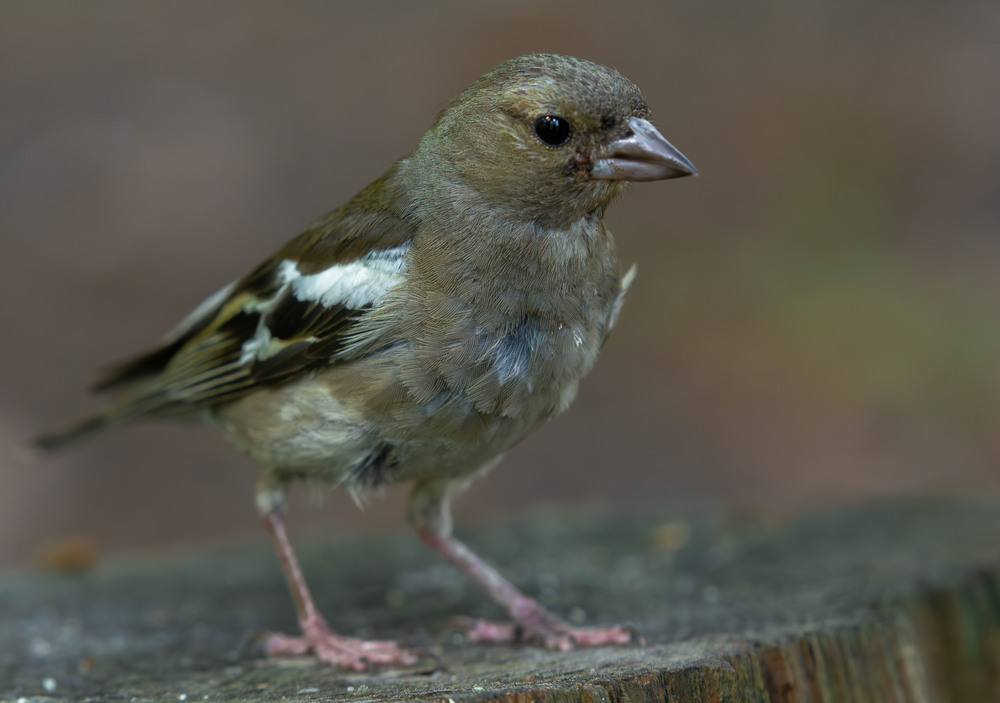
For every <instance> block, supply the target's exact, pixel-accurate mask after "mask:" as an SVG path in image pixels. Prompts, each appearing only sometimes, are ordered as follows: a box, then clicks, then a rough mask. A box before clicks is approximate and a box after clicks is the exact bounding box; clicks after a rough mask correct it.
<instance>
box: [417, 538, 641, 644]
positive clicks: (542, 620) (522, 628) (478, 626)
mask: <svg viewBox="0 0 1000 703" xmlns="http://www.w3.org/2000/svg"><path fill="white" fill-rule="evenodd" d="M417 534H418V535H419V537H420V539H421V540H423V542H424V543H425V544H426V545H427V546H429V547H430V548H431V549H433V550H434V551H435V552H437V553H438V554H440V555H441V556H443V557H444V558H445V559H447V560H448V561H449V562H451V563H452V564H454V565H455V567H457V568H458V570H459V571H461V572H462V573H464V574H465V575H466V576H468V577H469V578H471V579H472V580H473V581H475V582H476V583H477V584H479V585H480V586H481V587H482V588H483V590H485V591H486V592H487V593H488V594H490V596H492V597H493V599H494V600H496V601H497V602H498V603H500V604H501V605H502V606H503V607H504V608H506V609H507V611H508V612H510V614H511V616H512V617H513V618H514V620H515V623H516V624H515V623H493V622H488V621H486V620H476V621H473V622H472V623H470V624H469V630H468V637H469V639H471V640H472V641H474V642H514V641H518V640H527V641H538V642H541V643H542V644H544V645H545V646H546V647H548V648H549V649H557V650H560V651H568V650H570V649H573V648H575V647H578V646H583V647H593V646H600V645H606V644H628V643H630V642H632V641H634V640H637V639H641V638H638V637H637V635H636V634H635V633H634V632H633V631H632V630H630V629H629V628H625V627H620V626H614V627H573V626H572V625H570V624H569V623H567V622H564V621H563V620H561V619H559V618H558V617H557V616H555V615H553V614H552V613H550V612H549V611H548V610H546V609H545V608H543V607H542V606H541V605H540V604H539V603H538V602H537V601H535V600H533V599H531V598H529V597H528V596H526V595H524V594H523V593H521V591H519V590H518V589H517V587H515V586H514V584H512V583H511V582H510V581H508V580H507V579H505V578H504V577H503V576H501V575H500V573H499V572H498V571H497V570H496V569H494V568H493V567H492V566H490V565H489V564H487V563H486V562H484V561H483V560H482V559H480V558H479V557H478V556H476V555H475V554H474V553H473V552H472V551H471V550H470V549H469V548H468V547H466V546H465V545H464V544H462V543H461V542H459V541H458V540H457V539H455V538H454V537H452V536H451V535H449V534H439V533H438V532H434V531H431V530H427V529H418V530H417Z"/></svg>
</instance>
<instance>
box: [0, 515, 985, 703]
mask: <svg viewBox="0 0 1000 703" xmlns="http://www.w3.org/2000/svg"><path fill="white" fill-rule="evenodd" d="M465 536H467V538H468V541H469V543H470V544H471V545H473V546H474V547H475V548H476V549H477V550H478V551H479V552H480V553H481V554H483V555H484V556H487V557H488V558H489V559H490V560H491V561H493V562H494V563H496V564H498V565H500V566H501V568H503V570H504V571H505V572H506V573H507V574H509V575H510V576H511V577H512V578H513V579H514V580H515V581H516V582H517V583H519V584H521V585H522V586H523V587H524V588H525V590H527V591H528V592H529V593H532V594H533V595H537V596H538V597H539V598H540V599H541V600H542V601H543V602H544V603H545V604H547V605H549V606H550V607H551V608H553V609H554V610H556V611H557V612H559V613H562V614H564V615H567V616H570V617H576V618H581V617H582V618H583V619H585V620H586V621H587V622H605V623H611V622H630V623H632V624H634V625H635V626H637V627H638V628H639V629H640V630H641V631H642V632H643V634H644V635H645V637H646V641H647V644H646V645H645V646H635V647H627V648H617V649H616V648H600V649H594V650H582V651H577V652H569V653H556V652H547V651H543V650H539V649H535V648H531V647H498V646H468V645H463V643H461V641H460V636H459V635H458V634H457V633H453V632H452V633H449V632H447V631H445V632H443V633H442V631H441V628H442V627H443V625H444V624H445V623H446V622H447V621H448V618H449V617H451V616H453V615H457V614H469V615H477V616H487V617H494V618H496V617H499V616H500V613H499V612H497V610H496V608H495V607H494V606H493V605H492V604H490V603H488V602H487V601H486V600H485V599H484V598H483V597H482V596H481V595H480V594H479V593H478V592H477V591H476V590H475V589H474V588H473V587H472V586H471V585H469V584H467V583H466V582H465V581H464V580H463V579H462V578H461V577H460V576H459V575H458V574H456V573H454V572H453V571H452V570H451V569H450V568H449V567H448V566H446V565H445V564H443V563H440V562H439V561H438V560H437V559H436V557H435V556H434V555H432V554H430V553H428V552H426V551H425V550H424V549H423V548H422V547H421V546H420V545H419V543H418V542H417V540H416V539H415V538H414V537H412V536H411V535H408V534H405V533H402V532H401V533H400V534H398V535H394V536H391V537H378V538H375V537H366V538H360V539H353V538H341V539H332V540H324V541H318V540H316V539H311V540H306V541H305V543H304V544H303V546H302V549H301V552H302V557H303V562H304V565H305V569H306V573H307V575H308V576H309V577H310V579H311V581H312V582H313V583H314V586H315V591H316V592H317V596H318V600H319V603H320V606H321V607H322V608H323V609H324V612H325V613H326V614H327V615H328V617H329V619H330V621H331V624H333V625H334V627H335V628H337V629H338V630H339V631H341V632H344V633H348V634H358V635H361V636H378V637H394V638H399V639H402V640H404V641H405V642H407V643H409V644H411V645H413V646H416V647H421V648H423V649H424V650H425V651H426V653H427V656H426V657H425V658H424V659H423V660H422V661H421V662H420V663H419V664H418V665H417V666H414V667H411V668H407V669H400V670H385V671H376V672H372V673H366V674H348V673H344V672H339V671H334V670H331V669H329V668H326V667H322V666H317V665H315V664H314V663H313V662H312V661H311V660H309V659H299V660H292V661H283V662H271V661H267V660H264V659H262V658H260V657H259V656H257V655H256V653H255V652H254V646H253V643H254V641H255V637H254V636H255V634H256V633H259V632H260V631H262V630H265V629H267V628H273V629H276V630H277V629H284V630H290V629H294V626H295V622H294V617H293V613H292V608H291V603H290V601H289V599H288V597H287V595H286V593H285V591H284V585H283V583H282V581H281V576H280V574H279V572H278V567H277V565H276V563H275V561H274V558H273V556H272V555H271V554H270V552H269V551H268V549H267V547H266V545H264V544H263V542H261V544H260V545H255V546H253V547H245V548H226V549H213V550H200V551H194V552H189V553H173V554H163V555H139V556H135V557H131V558H127V559H116V560H114V561H110V562H109V563H107V564H104V565H102V566H100V567H99V568H97V569H96V570H93V571H91V572H89V573H86V574H83V575H80V576H67V575H53V574H41V573H36V572H27V571H26V572H15V573H8V574H5V575H3V576H2V577H0V699H4V700H9V701H15V700H18V699H19V698H22V697H24V698H28V699H29V700H32V699H34V700H123V701H129V700H133V701H150V700H186V701H198V700H209V701H236V700H244V701H256V700H289V701H356V702H359V703H360V702H365V701H403V700H431V701H442V702H444V703H447V702H448V701H454V702H455V703H459V702H460V701H503V702H504V703H507V702H511V703H514V702H517V703H550V702H551V703H564V702H565V703H569V702H573V703H577V702H587V703H598V702H601V703H603V702H611V701H615V702H618V701H622V702H624V701H630V702H633V703H637V702H638V701H665V700H668V701H783V702H789V703H794V702H799V701H810V702H813V701H848V700H849V701H873V702H875V701H878V702H894V701H914V702H918V703H923V702H928V703H929V702H931V701H956V702H959V701H960V702H961V703H970V702H973V703H974V702H975V701H992V700H997V699H998V698H1000V506H998V505H997V504H995V503H991V502H986V501H973V500H958V499H943V498H942V499H933V500H932V499H925V500H917V501H908V502H894V503H879V504H870V505H864V506H856V507H852V508H846V509H841V510H837V511H828V512H823V513H816V514H811V515H806V516H803V517H801V518H800V519H797V520H795V521H791V522H787V523H779V522H775V521H768V520H759V519H747V518H742V519H737V518H726V517H704V516H703V517H690V516H688V517H679V516H677V515H669V516H668V515H655V514H653V515H638V516H637V515H631V516H609V515H603V516H598V515H594V514H590V513H587V514H577V515H574V516H568V515H566V514H562V515H561V516H553V515H547V516H536V517H533V518H531V519H526V518H523V519H521V520H519V521H517V522H511V523H506V524H500V525H495V526H492V527H489V528H481V529H478V530H475V531H469V533H468V535H465ZM32 697H35V698H32Z"/></svg>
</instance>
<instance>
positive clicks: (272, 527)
mask: <svg viewBox="0 0 1000 703" xmlns="http://www.w3.org/2000/svg"><path fill="white" fill-rule="evenodd" d="M257 504H258V508H259V510H260V512H261V516H262V517H263V519H264V525H265V526H266V527H267V531H268V534H270V535H271V541H272V542H273V543H274V550H275V552H276V553H277V555H278V561H279V562H280V563H281V570H282V571H283V572H284V574H285V580H286V581H287V582H288V590H290V591H291V593H292V601H294V603H295V610H296V612H297V613H298V616H299V626H300V627H301V629H302V635H301V636H299V637H292V636H289V635H282V634H277V633H275V634H271V635H269V636H268V638H267V653H268V655H269V656H272V657H280V656H285V655H302V654H307V653H309V652H312V653H313V654H315V655H316V656H317V657H318V658H319V659H320V660H322V661H324V662H326V663H328V664H333V665H335V666H341V667H344V668H346V669H355V670H357V671H364V670H365V669H367V668H368V666H369V665H370V664H413V663H414V662H416V661H417V656H416V655H415V654H414V653H413V652H409V651H407V650H405V649H403V648H402V647H400V646H399V645H398V644H396V643H395V642H390V641H385V640H362V639H357V638H354V637H342V636H340V635H336V634H334V633H333V632H332V631H331V630H330V627H329V625H327V624H326V620H325V619H324V618H323V616H322V615H320V613H319V610H317V608H316V603H315V602H314V601H313V598H312V594H311V593H309V586H308V585H306V580H305V577H304V576H303V575H302V568H301V567H300V566H299V560H298V559H297V558H296V557H295V551H294V550H293V549H292V543H291V541H290V540H289V539H288V533H287V532H286V531H285V522H284V520H283V519H282V517H281V514H282V511H283V508H284V492H283V491H281V489H280V488H275V487H274V486H262V487H259V488H258V493H257Z"/></svg>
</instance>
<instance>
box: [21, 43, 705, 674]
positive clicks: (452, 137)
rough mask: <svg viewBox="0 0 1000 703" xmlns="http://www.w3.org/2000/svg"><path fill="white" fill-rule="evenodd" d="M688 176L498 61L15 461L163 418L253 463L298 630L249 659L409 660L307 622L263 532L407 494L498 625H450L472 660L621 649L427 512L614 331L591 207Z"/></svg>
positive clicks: (630, 107) (443, 511)
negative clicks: (312, 488)
mask: <svg viewBox="0 0 1000 703" xmlns="http://www.w3.org/2000/svg"><path fill="white" fill-rule="evenodd" d="M690 175H697V171H696V169H695V167H694V166H693V165H692V164H691V162H690V161H689V160H688V159H687V158H686V157H685V156H684V155H683V154H682V153H681V152H680V151H679V150H678V149H677V148H675V147H674V146H673V145H672V144H671V143H670V142H669V141H667V139H666V138H664V137H663V136H662V135H661V134H660V132H659V131H658V130H657V129H656V127H654V126H653V123H652V122H651V120H650V112H649V108H648V106H647V104H646V102H645V100H644V99H643V97H642V94H641V93H640V92H639V89H638V88H637V87H636V85H635V84H634V83H633V82H632V81H630V80H628V79H627V78H625V77H624V76H622V75H621V74H620V73H618V72H617V71H616V70H614V69H611V68H607V67H605V66H603V65H600V64H597V63H594V62H591V61H588V60H584V59H579V58H575V57H571V56H565V55H559V54H546V53H538V54H529V55H525V56H520V57H517V58H514V59H511V60H508V61H506V62H504V63H501V64H500V65H499V66H497V67H496V68H494V69H492V70H490V71H488V72H487V73H485V74H484V75H483V76H482V77H480V78H479V79H478V80H476V81H475V82H473V83H472V84H471V85H470V86H469V87H467V88H466V89H464V90H463V91H461V92H460V93H459V94H458V95H457V96H456V97H455V98H454V99H452V100H451V101H450V102H449V103H447V104H446V106H445V107H444V109H442V110H441V112H440V113H439V114H438V115H437V117H436V119H435V120H434V121H433V123H432V125H431V127H430V128H429V129H428V130H427V131H426V132H425V133H424V134H423V136H422V137H421V139H420V140H419V142H418V144H417V146H416V148H415V149H414V150H413V151H412V152H410V153H409V154H407V155H406V156H403V157H402V158H401V159H399V160H398V161H397V162H395V163H394V164H393V165H392V166H390V167H389V169H388V170H387V171H386V172H385V173H384V174H383V175H382V176H381V177H379V178H378V179H376V180H375V181H374V182H372V183H371V184H369V185H368V186H367V187H365V188H363V189H362V190H361V191H360V192H358V194H357V195H355V196H354V197H353V198H351V199H350V200H349V201H347V202H346V203H345V204H343V205H342V206H340V207H338V208H337V209H335V210H333V211H332V212H330V213H328V214H326V215H325V216H323V217H320V218H319V219H317V220H316V221H314V222H313V223H312V224H310V225H309V226H308V227H307V228H306V229H305V230H304V231H303V232H301V233H300V234H299V235H298V236H296V237H294V238H293V239H291V240H290V241H288V242H287V243H286V244H285V245H284V246H282V247H280V248H279V249H278V250H277V251H276V252H275V253H274V254H273V255H272V256H270V257H269V258H267V259H266V260H265V261H264V262H263V263H261V264H260V265H259V266H257V267H256V268H254V269H253V270H252V271H251V272H250V273H248V274H247V275H245V276H243V277H242V278H240V279H238V280H236V281H234V282H232V283H230V284H229V285H226V286H224V287H223V288H221V289H220V290H219V291H217V292H216V293H215V294H213V295H211V296H210V297H208V298H207V299H206V300H205V301H204V302H202V303H201V304H200V305H198V306H197V307H196V308H195V309H194V310H193V311H192V312H191V313H190V314H189V315H188V316H187V317H185V318H184V319H183V320H182V321H181V322H180V324H178V325H177V326H176V327H175V328H174V329H173V331H171V332H170V333H169V334H167V336H166V337H165V338H163V339H162V341H161V343H160V344H159V345H158V346H156V347H155V348H152V349H151V350H150V351H147V352H145V353H142V354H139V355H137V356H134V357H132V358H131V359H129V360H127V361H125V362H122V363H120V364H118V365H116V366H114V367H112V368H111V369H110V370H109V371H107V372H106V373H105V374H104V375H103V376H102V377H100V378H99V380H98V381H97V383H96V384H95V385H94V386H93V388H92V390H93V391H95V392H96V393H98V394H99V395H101V396H102V397H103V398H104V399H105V403H104V405H103V406H101V407H100V409H97V410H95V411H94V412H93V413H92V414H91V415H89V416H85V417H84V418H82V419H80V420H78V421H76V422H74V423H71V424H70V425H67V426H64V427H63V428H61V429H58V430H55V431H52V432H48V433H44V434H41V435H39V436H38V437H36V438H34V439H33V440H32V441H30V442H29V444H30V446H31V447H33V448H34V449H35V450H38V451H48V450H54V449H57V448H62V447H64V446H66V445H68V444H71V443H72V442H74V441H75V440H77V439H79V438H81V437H83V436H85V435H89V434H91V433H93V432H95V431H97V430H100V429H104V428H107V427H110V426H115V425H121V424H123V423H129V422H133V421H136V420H140V419H146V418H162V419H176V420H182V421H193V422H197V423H202V424H206V425H209V426H211V427H213V428H215V429H216V430H218V432H219V433H221V434H222V436H223V437H224V438H225V439H227V440H229V441H230V442H231V443H232V444H234V445H235V446H236V447H237V448H238V449H240V450H242V451H243V452H245V453H246V454H248V455H249V456H250V457H251V458H252V459H253V460H255V461H256V463H257V464H258V465H259V474H258V478H257V484H256V494H255V495H256V508H257V510H258V511H259V514H260V516H261V518H262V520H263V522H264V525H265V526H266V528H267V531H268V533H269V534H270V537H271V540H272V541H273V544H274V548H275V550H276V553H277V556H278V561H279V562H280V565H281V568H282V570H283V572H284V576H285V579H286V581H287V584H288V587H289V589H290V591H291V595H292V600H293V602H294V605H295V609H296V612H297V615H298V620H299V626H300V630H301V633H300V634H298V635H284V634H278V633H272V634H270V635H269V636H268V639H267V643H266V648H267V651H268V653H269V655H271V656H274V657H280V656H285V655H307V654H308V655H312V656H314V657H316V658H317V659H319V660H321V661H323V662H325V663H327V664H329V665H332V666H335V667H341V668H344V669H353V670H359V671H360V670H365V669H367V668H370V667H373V666H382V665H409V664H413V663H415V662H416V661H417V660H418V654H417V653H415V652H414V651H411V650H410V649H408V648H407V647H405V646H403V645H401V644H399V643H397V642H394V641H391V640H362V639H358V638H354V637H347V636H343V635H339V634H337V633H335V632H334V631H333V630H332V629H331V628H330V626H329V625H328V624H327V621H326V619H325V618H324V617H323V616H322V615H321V614H320V612H319V610H318V609H317V607H316V605H315V602H314V600H313V597H312V595H311V594H310V591H309V588H308V586H307V583H306V579H305V576H304V574H303V572H302V569H301V567H300V565H299V563H298V560H297V559H296V556H295V552H294V551H293V548H292V544H291V541H290V538H289V536H288V533H287V531H286V529H285V524H284V518H283V516H284V514H285V510H286V506H287V494H288V491H289V488H290V487H291V486H292V485H294V484H296V483H298V482H306V483H307V484H319V485H330V486H334V487H336V486H340V487H343V488H344V489H346V490H347V491H348V492H349V493H350V494H351V496H352V497H354V498H355V500H356V501H363V500H364V499H365V497H366V496H368V495H370V494H372V493H373V492H377V491H378V490H379V489H380V488H381V487H383V486H385V485H387V484H390V483H400V482H405V483H409V484H411V486H412V488H411V494H410V498H409V503H408V507H407V511H406V518H407V521H408V522H409V524H410V525H411V526H412V527H413V529H414V530H415V531H416V534H417V535H418V537H419V538H420V540H421V541H423V542H424V543H425V544H426V545H428V546H429V547H430V548H432V549H433V550H434V551H436V552H438V553H439V554H441V555H442V556H443V557H444V558H445V559H446V560H447V561H449V562H450V563H451V564H453V565H454V566H455V567H457V568H458V569H459V570H460V571H461V572H463V573H464V574H466V575H467V576H468V577H469V578H471V579H472V580H473V581H474V582H475V583H477V584H478V585H479V586H481V587H482V588H483V589H484V590H485V591H486V593H487V594H488V595H489V596H491V597H492V598H494V599H495V600H496V601H497V602H498V603H499V604H500V605H502V606H503V607H504V608H505V609H506V611H507V612H508V613H509V614H510V616H511V618H512V621H511V622H509V623H495V622H489V621H486V620H472V619H469V620H468V623H467V636H468V637H469V638H470V639H471V640H472V641H478V642H515V641H519V642H528V643H536V644H538V645H541V646H545V647H548V648H551V649H555V650H568V649H572V648H574V647H581V646H601V645H617V644H628V643H630V642H632V641H633V640H634V637H635V633H634V632H633V630H632V629H631V628H629V627H623V626H594V627H576V626H572V625H570V624H569V623H567V622H566V621H564V620H563V619H561V618H559V617H558V616H557V615H556V614H554V613H552V612H550V611H549V610H547V609H545V608H544V607H543V606H542V605H540V604H539V603H538V602H537V601H535V600H534V599H532V598H530V597H529V596H527V595H526V594H524V593H522V592H521V591H520V590H518V589H517V588H516V587H515V586H514V585H513V584H512V583H511V582H510V581H508V580H507V579H506V578H504V577H503V576H502V575H501V574H500V573H499V572H498V571H497V570H496V569H495V568H494V567H493V566H491V565H489V564H488V563H487V562H486V561H484V560H483V559H482V558H480V557H479V556H478V555H476V554H475V553H474V552H472V551H471V550H470V549H469V548H468V547H466V546H465V545H464V544H463V543H462V542H460V541H459V540H458V539H457V538H456V537H455V536H454V535H453V533H452V519H451V507H450V506H451V501H452V499H453V498H454V497H455V496H456V494H458V493H459V492H461V491H462V490H463V489H464V488H466V487H467V486H468V485H469V484H470V483H471V482H472V481H473V480H474V479H476V478H477V477H479V476H482V475H483V474H484V473H486V472H487V471H488V470H490V469H491V468H492V467H493V466H494V465H496V464H497V462H498V461H499V460H500V458H501V457H502V456H503V455H504V453H505V452H507V451H508V450H509V449H510V448H511V447H513V446H514V445H515V444H517V443H518V442H519V441H521V440H522V439H523V438H524V437H526V436H527V435H529V434H531V433H532V432H534V431H535V430H536V429H538V428H539V427H540V426H541V425H542V424H543V423H545V422H546V421H547V420H549V419H550V418H553V417H555V416H556V415H558V414H560V413H562V412H563V411H564V410H566V409H567V408H568V407H569V406H570V404H571V403H572V402H573V400H574V398H575V396H576V394H577V388H578V384H579V382H580V380H581V378H582V377H583V376H584V375H585V374H587V372H589V371H590V369H591V367H592V366H593V365H594V363H595V361H596V358H597V355H598V352H599V351H600V350H601V348H602V346H603V345H604V342H605V340H606V339H607V337H608V334H609V333H610V332H611V329H612V328H613V327H614V326H615V322H616V320H617V318H618V314H619V310H620V309H621V306H622V303H623V300H624V296H625V293H626V291H627V290H628V288H629V284H630V283H631V281H632V279H633V277H634V275H635V267H634V266H633V267H632V268H630V269H629V270H628V271H624V270H623V266H622V264H621V261H620V259H619V256H618V253H617V249H616V244H615V240H614V238H613V237H612V235H611V233H610V231H609V230H608V229H607V227H606V226H605V223H604V216H605V212H606V210H607V208H608V206H609V205H610V203H611V202H612V201H613V200H614V199H615V198H616V197H617V196H618V195H620V194H621V193H622V192H623V190H624V189H625V188H626V186H627V185H628V184H629V183H630V182H633V181H654V180H663V179H671V178H677V177H682V176H690Z"/></svg>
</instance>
